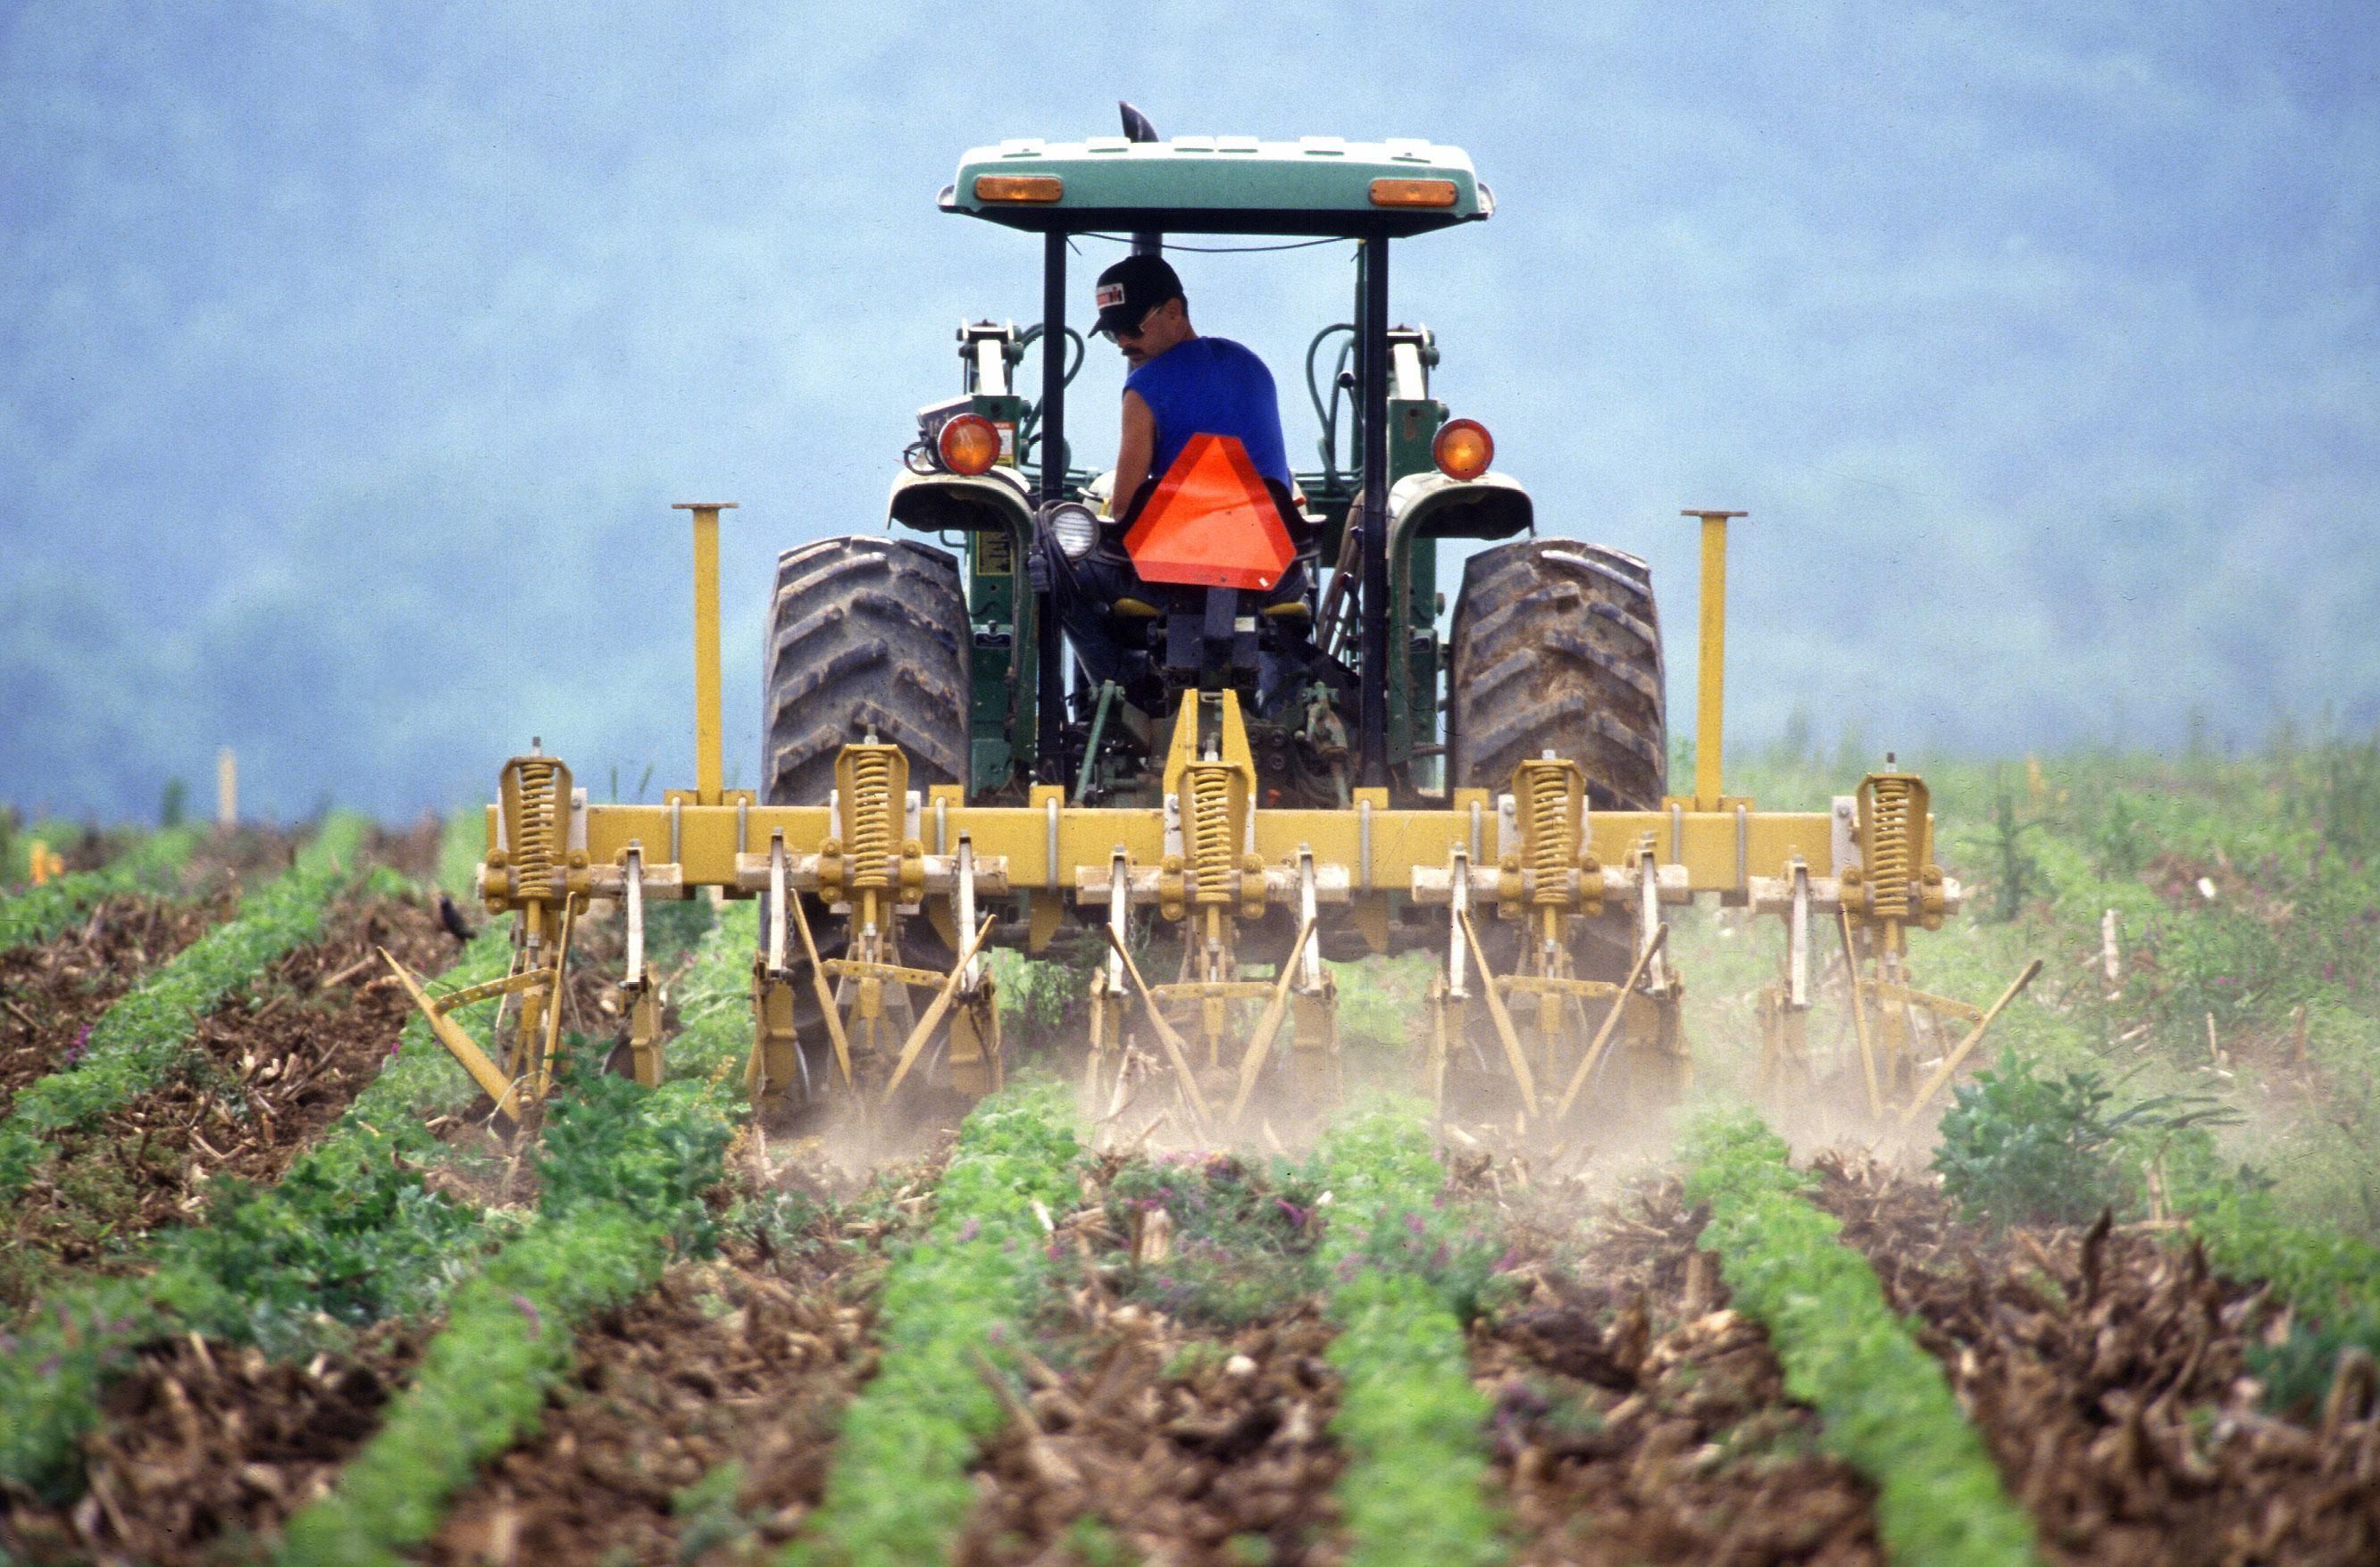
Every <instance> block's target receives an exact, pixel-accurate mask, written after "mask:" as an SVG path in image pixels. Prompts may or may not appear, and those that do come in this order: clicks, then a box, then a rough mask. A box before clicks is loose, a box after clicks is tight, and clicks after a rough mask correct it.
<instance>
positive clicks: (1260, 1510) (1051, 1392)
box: [955, 1154, 1345, 1567]
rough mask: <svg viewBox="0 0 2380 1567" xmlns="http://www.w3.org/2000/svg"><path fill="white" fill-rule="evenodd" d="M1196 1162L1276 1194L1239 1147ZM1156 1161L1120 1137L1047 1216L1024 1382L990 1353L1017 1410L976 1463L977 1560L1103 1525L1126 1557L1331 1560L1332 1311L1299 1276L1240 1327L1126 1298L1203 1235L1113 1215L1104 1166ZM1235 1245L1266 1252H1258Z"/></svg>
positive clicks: (1055, 1547) (969, 1553)
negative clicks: (1328, 1357)
mask: <svg viewBox="0 0 2380 1567" xmlns="http://www.w3.org/2000/svg"><path fill="white" fill-rule="evenodd" d="M1159 1162H1160V1164H1161V1163H1162V1161H1161V1160H1160V1161H1159ZM1188 1164H1198V1165H1202V1166H1203V1167H1204V1168H1208V1169H1212V1170H1220V1169H1226V1168H1228V1169H1229V1170H1231V1171H1232V1172H1233V1175H1234V1179H1235V1180H1238V1181H1241V1182H1245V1183H1248V1184H1250V1189H1251V1190H1252V1191H1256V1192H1257V1193H1258V1194H1259V1195H1258V1197H1257V1198H1256V1199H1255V1200H1256V1201H1257V1204H1258V1206H1260V1207H1267V1206H1270V1205H1271V1204H1272V1202H1273V1200H1274V1199H1273V1197H1272V1196H1271V1195H1270V1194H1269V1188H1266V1187H1265V1186H1264V1184H1263V1177H1262V1175H1261V1173H1260V1172H1257V1171H1256V1170H1255V1169H1254V1168H1253V1167H1251V1166H1248V1165H1247V1164H1245V1162H1244V1161H1242V1160H1233V1159H1230V1158H1227V1157H1225V1156H1220V1155H1213V1156H1208V1158H1207V1159H1206V1160H1189V1161H1188ZM1188 1164H1185V1166H1184V1167H1185V1169H1186V1168H1187V1167H1188ZM1149 1167H1150V1165H1149V1161H1147V1160H1144V1159H1143V1158H1142V1157H1141V1156H1138V1155H1121V1154H1110V1155H1107V1156H1104V1157H1103V1158H1101V1159H1100V1160H1098V1161H1096V1162H1095V1163H1094V1164H1092V1165H1090V1166H1088V1167H1087V1168H1086V1170H1085V1172H1084V1178H1083V1181H1084V1184H1083V1191H1082V1195H1083V1205H1082V1206H1081V1207H1080V1208H1078V1209H1075V1210H1074V1211H1073V1212H1071V1213H1067V1214H1063V1215H1053V1216H1052V1219H1053V1221H1054V1224H1055V1233H1053V1234H1052V1236H1051V1237H1050V1246H1051V1261H1052V1263H1053V1265H1054V1266H1055V1267H1056V1268H1057V1269H1058V1270H1059V1287H1058V1288H1057V1289H1056V1290H1055V1291H1053V1294H1052V1296H1051V1299H1050V1306H1049V1308H1048V1310H1047V1311H1046V1312H1045V1314H1044V1316H1043V1318H1041V1319H1040V1320H1038V1322H1036V1323H1034V1324H1031V1325H1020V1331H1019V1336H1018V1338H1017V1339H1016V1340H1015V1341H1014V1342H1011V1343H1010V1345H1009V1346H1008V1347H1009V1348H1010V1350H1011V1351H1012V1352H1014V1353H1015V1354H1016V1358H1017V1360H1018V1361H1019V1362H1020V1363H1021V1364H1022V1365H1023V1367H1024V1368H1025V1374H1026V1379H1027V1383H1028V1385H1027V1386H1026V1388H1024V1389H1019V1388H1017V1387H1015V1386H1014V1385H1013V1384H1012V1383H1011V1382H1009V1380H1008V1379H1006V1378H1005V1377H1003V1376H1002V1375H1001V1374H1000V1373H998V1372H997V1371H995V1370H994V1369H993V1368H992V1367H990V1365H989V1363H987V1364H986V1365H985V1366H984V1367H982V1368H981V1369H982V1371H983V1374H984V1375H985V1377H986V1378H987V1379H989V1380H990V1382H991V1384H992V1386H993V1387H994V1388H995V1389H997V1390H998V1391H1000V1393H1001V1395H1002V1399H1003V1401H1004V1402H1005V1403H1007V1405H1008V1412H1009V1418H1008V1422H1007V1424H1006V1426H1005V1427H1002V1431H1001V1433H1000V1435H999V1436H998V1437H997V1438H995V1439H993V1440H992V1441H991V1442H990V1444H989V1446H988V1447H987V1448H986V1450H985V1452H984V1454H983V1456H982V1458H981V1460H980V1462H979V1464H978V1466H977V1476H976V1480H977V1488H978V1491H979V1493H980V1500H979V1501H978V1502H977V1506H976V1508H975V1509H974V1511H973V1512H971V1513H970V1515H969V1516H968V1519H967V1523H966V1526H965V1531H964V1532H963V1534H962V1535H961V1537H960V1541H959V1545H958V1549H957V1551H956V1552H955V1560H957V1561H960V1562H963V1563H965V1564H967V1567H1010V1564H1015V1563H1026V1562H1043V1561H1074V1560H1081V1559H1082V1558H1083V1556H1084V1555H1085V1554H1086V1553H1088V1554H1090V1555H1092V1556H1093V1557H1094V1558H1096V1557H1097V1556H1098V1555H1099V1554H1100V1553H1101V1551H1100V1548H1099V1544H1098V1542H1099V1540H1100V1539H1101V1538H1104V1539H1106V1540H1110V1541H1112V1542H1115V1549H1116V1550H1117V1551H1118V1553H1119V1559H1121V1560H1127V1561H1129V1560H1145V1561H1151V1562H1163V1563H1165V1564H1166V1567H1236V1564H1238V1563H1242V1562H1245V1561H1248V1560H1250V1559H1251V1557H1252V1556H1253V1557H1254V1558H1255V1559H1256V1560H1260V1561H1271V1562H1274V1563H1276V1564H1278V1567H1294V1564H1305V1563H1320V1562H1325V1561H1331V1560H1335V1555H1334V1541H1333V1536H1334V1532H1335V1530H1336V1529H1337V1526H1338V1510H1337V1508H1336V1506H1335V1505H1334V1504H1333V1502H1332V1500H1331V1498H1330V1488H1331V1487H1332V1485H1333V1484H1334V1483H1336V1481H1337V1480H1338V1478H1339V1473H1340V1470H1341V1469H1342V1467H1343V1466H1344V1464H1345V1457H1344V1455H1343V1454H1342V1452H1340V1451H1339V1449H1338V1447H1337V1445H1336V1444H1335V1443H1333V1442H1332V1441H1331V1439H1330V1435H1329V1432H1328V1427H1329V1424H1330V1417H1331V1415H1333V1414H1334V1413H1336V1411H1337V1409H1338V1404H1339V1379H1338V1375H1337V1373H1336V1372H1334V1371H1333V1370H1331V1368H1330V1367H1329V1366H1328V1365H1327V1364H1326V1363H1325V1362H1324V1360H1323V1358H1322V1355H1323V1351H1324V1350H1325V1349H1326V1348H1327V1347H1328V1346H1329V1344H1330V1327H1329V1326H1328V1324H1326V1323H1325V1322H1324V1321H1323V1320H1322V1318H1321V1317H1320V1315H1319V1314H1318V1308H1317V1305H1316V1302H1315V1300H1314V1299H1313V1298H1312V1297H1310V1296H1308V1295H1305V1294H1302V1293H1299V1292H1296V1291H1283V1292H1281V1298H1280V1299H1279V1300H1278V1301H1277V1302H1275V1303H1274V1304H1272V1305H1271V1306H1269V1308H1267V1309H1265V1310H1263V1311H1262V1312H1261V1313H1259V1314H1257V1317H1256V1318H1255V1319H1254V1320H1250V1321H1247V1322H1245V1324H1244V1325H1242V1326H1238V1327H1236V1328H1222V1327H1214V1328H1208V1327H1204V1326H1201V1325H1199V1324H1197V1323H1195V1322H1189V1321H1184V1320H1180V1319H1177V1318H1175V1317H1174V1316H1173V1315H1172V1314H1170V1313H1169V1312H1166V1311H1160V1310H1158V1309H1155V1308H1154V1307H1153V1306H1150V1305H1148V1304H1146V1303H1144V1302H1141V1301H1135V1300H1129V1299H1126V1298H1124V1297H1125V1295H1126V1294H1128V1293H1130V1292H1131V1290H1132V1288H1133V1286H1134V1285H1135V1283H1138V1284H1141V1285H1144V1286H1146V1285H1148V1284H1150V1283H1152V1282H1154V1283H1156V1284H1157V1285H1158V1286H1159V1287H1160V1289H1161V1287H1162V1283H1163V1281H1164V1279H1165V1277H1166V1275H1167V1274H1168V1271H1169V1269H1172V1268H1173V1267H1175V1266H1178V1265H1179V1264H1180V1263H1181V1262H1182V1261H1183V1259H1184V1254H1185V1253H1187V1252H1189V1251H1191V1250H1195V1249H1197V1248H1199V1247H1200V1246H1201V1245H1202V1244H1207V1243H1201V1242H1199V1241H1197V1240H1196V1239H1195V1238H1191V1237H1189V1236H1186V1235H1185V1236H1178V1237H1177V1236H1175V1235H1174V1234H1173V1233H1172V1231H1171V1229H1170V1227H1169V1228H1168V1229H1166V1230H1165V1231H1164V1232H1162V1234H1161V1235H1160V1232H1158V1231H1156V1230H1153V1229H1152V1228H1151V1227H1150V1225H1149V1222H1148V1221H1149V1220H1150V1218H1151V1216H1150V1215H1147V1214H1146V1213H1144V1214H1143V1215H1142V1217H1141V1219H1140V1220H1137V1221H1135V1229H1134V1230H1132V1231H1129V1232H1127V1231H1124V1230H1123V1229H1120V1228H1119V1227H1118V1226H1116V1225H1113V1224H1111V1222H1110V1217H1109V1216H1110V1203H1109V1198H1110V1196H1111V1191H1110V1187H1111V1184H1112V1183H1113V1182H1114V1181H1115V1180H1116V1178H1117V1177H1118V1176H1119V1175H1121V1174H1123V1173H1125V1172H1127V1171H1145V1170H1147V1169H1148V1168H1149ZM1209 1249H1210V1250H1211V1245H1209ZM1236 1262H1237V1265H1239V1266H1245V1267H1247V1268H1251V1269H1259V1270H1260V1269H1264V1268H1265V1267H1266V1266H1268V1264H1267V1262H1266V1260H1265V1259H1264V1258H1263V1257H1258V1256H1254V1255H1250V1256H1247V1257H1241V1258H1238V1259H1236ZM1037 1348H1038V1349H1039V1350H1043V1351H1046V1352H1047V1353H1048V1355H1049V1358H1047V1359H1045V1358H1043V1355H1042V1354H1037V1353H1035V1351H1036V1349H1037ZM1053 1362H1054V1363H1055V1364H1053ZM1259 1543H1260V1544H1261V1547H1262V1551H1263V1554H1261V1555H1257V1554H1256V1552H1257V1547H1258V1545H1259ZM1069 1551H1071V1552H1072V1553H1073V1554H1068V1553H1069Z"/></svg>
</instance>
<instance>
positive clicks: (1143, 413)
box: [1108, 392, 1157, 518]
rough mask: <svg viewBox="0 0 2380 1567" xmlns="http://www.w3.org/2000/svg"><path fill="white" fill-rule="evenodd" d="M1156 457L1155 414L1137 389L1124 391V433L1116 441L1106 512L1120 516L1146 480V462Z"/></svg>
mask: <svg viewBox="0 0 2380 1567" xmlns="http://www.w3.org/2000/svg"><path fill="white" fill-rule="evenodd" d="M1156 457H1157V416H1156V415H1155V414H1153V413H1151V412H1149V411H1148V403H1147V400H1146V399H1144V398H1143V397H1142V396H1141V395H1140V394H1139V393H1137V392H1127V393H1125V394H1124V395H1123V435H1122V436H1121V437H1119V438H1118V440H1117V441H1116V464H1115V494H1114V496H1113V498H1112V499H1111V500H1110V501H1109V502H1108V512H1109V515H1110V516H1114V517H1117V518H1121V517H1123V514H1124V508H1125V507H1127V506H1129V505H1131V504H1132V498H1133V497H1134V496H1135V495H1137V494H1139V493H1140V487H1141V485H1143V484H1144V483H1146V482H1147V480H1148V465H1149V464H1150V463H1151V462H1153V461H1155V460H1156Z"/></svg>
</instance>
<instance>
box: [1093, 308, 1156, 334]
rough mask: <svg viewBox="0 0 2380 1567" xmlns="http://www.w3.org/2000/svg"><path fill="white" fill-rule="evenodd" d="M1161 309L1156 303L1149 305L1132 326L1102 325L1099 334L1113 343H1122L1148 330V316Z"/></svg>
mask: <svg viewBox="0 0 2380 1567" xmlns="http://www.w3.org/2000/svg"><path fill="white" fill-rule="evenodd" d="M1158 310H1160V307H1159V306H1156V305H1151V306H1149V307H1148V309H1147V310H1143V311H1141V312H1140V320H1139V321H1137V322H1135V323H1133V324H1132V325H1130V326H1110V327H1101V328H1100V329H1099V335H1100V336H1102V337H1104V338H1106V339H1107V340H1108V341H1109V342H1111V343H1121V342H1123V340H1124V339H1125V338H1127V337H1138V336H1140V335H1141V334H1143V333H1145V332H1147V330H1148V318H1149V317H1151V316H1153V315H1155V314H1156V313H1157V312H1158Z"/></svg>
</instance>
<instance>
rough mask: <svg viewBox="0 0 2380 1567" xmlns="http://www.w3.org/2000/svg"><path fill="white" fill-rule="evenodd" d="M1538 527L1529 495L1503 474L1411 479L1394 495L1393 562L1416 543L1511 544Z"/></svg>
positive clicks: (1391, 503)
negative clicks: (1465, 541)
mask: <svg viewBox="0 0 2380 1567" xmlns="http://www.w3.org/2000/svg"><path fill="white" fill-rule="evenodd" d="M1535 524H1536V506H1535V505H1534V504H1532V503H1531V501H1530V500H1529V492H1527V491H1526V490H1524V489H1522V488H1521V486H1520V484H1519V482H1518V481H1517V480H1511V479H1507V478H1506V477H1504V475H1502V474H1500V473H1483V474H1481V475H1480V476H1479V477H1478V478H1476V479H1450V478H1448V477H1447V476H1446V475H1445V474H1442V473H1409V474H1407V475H1405V477H1404V478H1403V479H1400V480H1397V481H1396V483H1395V485H1393V486H1392V487H1391V488H1390V491H1389V538H1390V546H1389V548H1390V558H1391V559H1397V558H1401V557H1402V556H1403V553H1404V548H1405V546H1406V544H1407V543H1408V542H1410V541H1413V540H1415V539H1509V538H1511V537H1512V535H1513V534H1515V533H1526V532H1528V531H1529V530H1530V528H1532V527H1534V526H1535Z"/></svg>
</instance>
